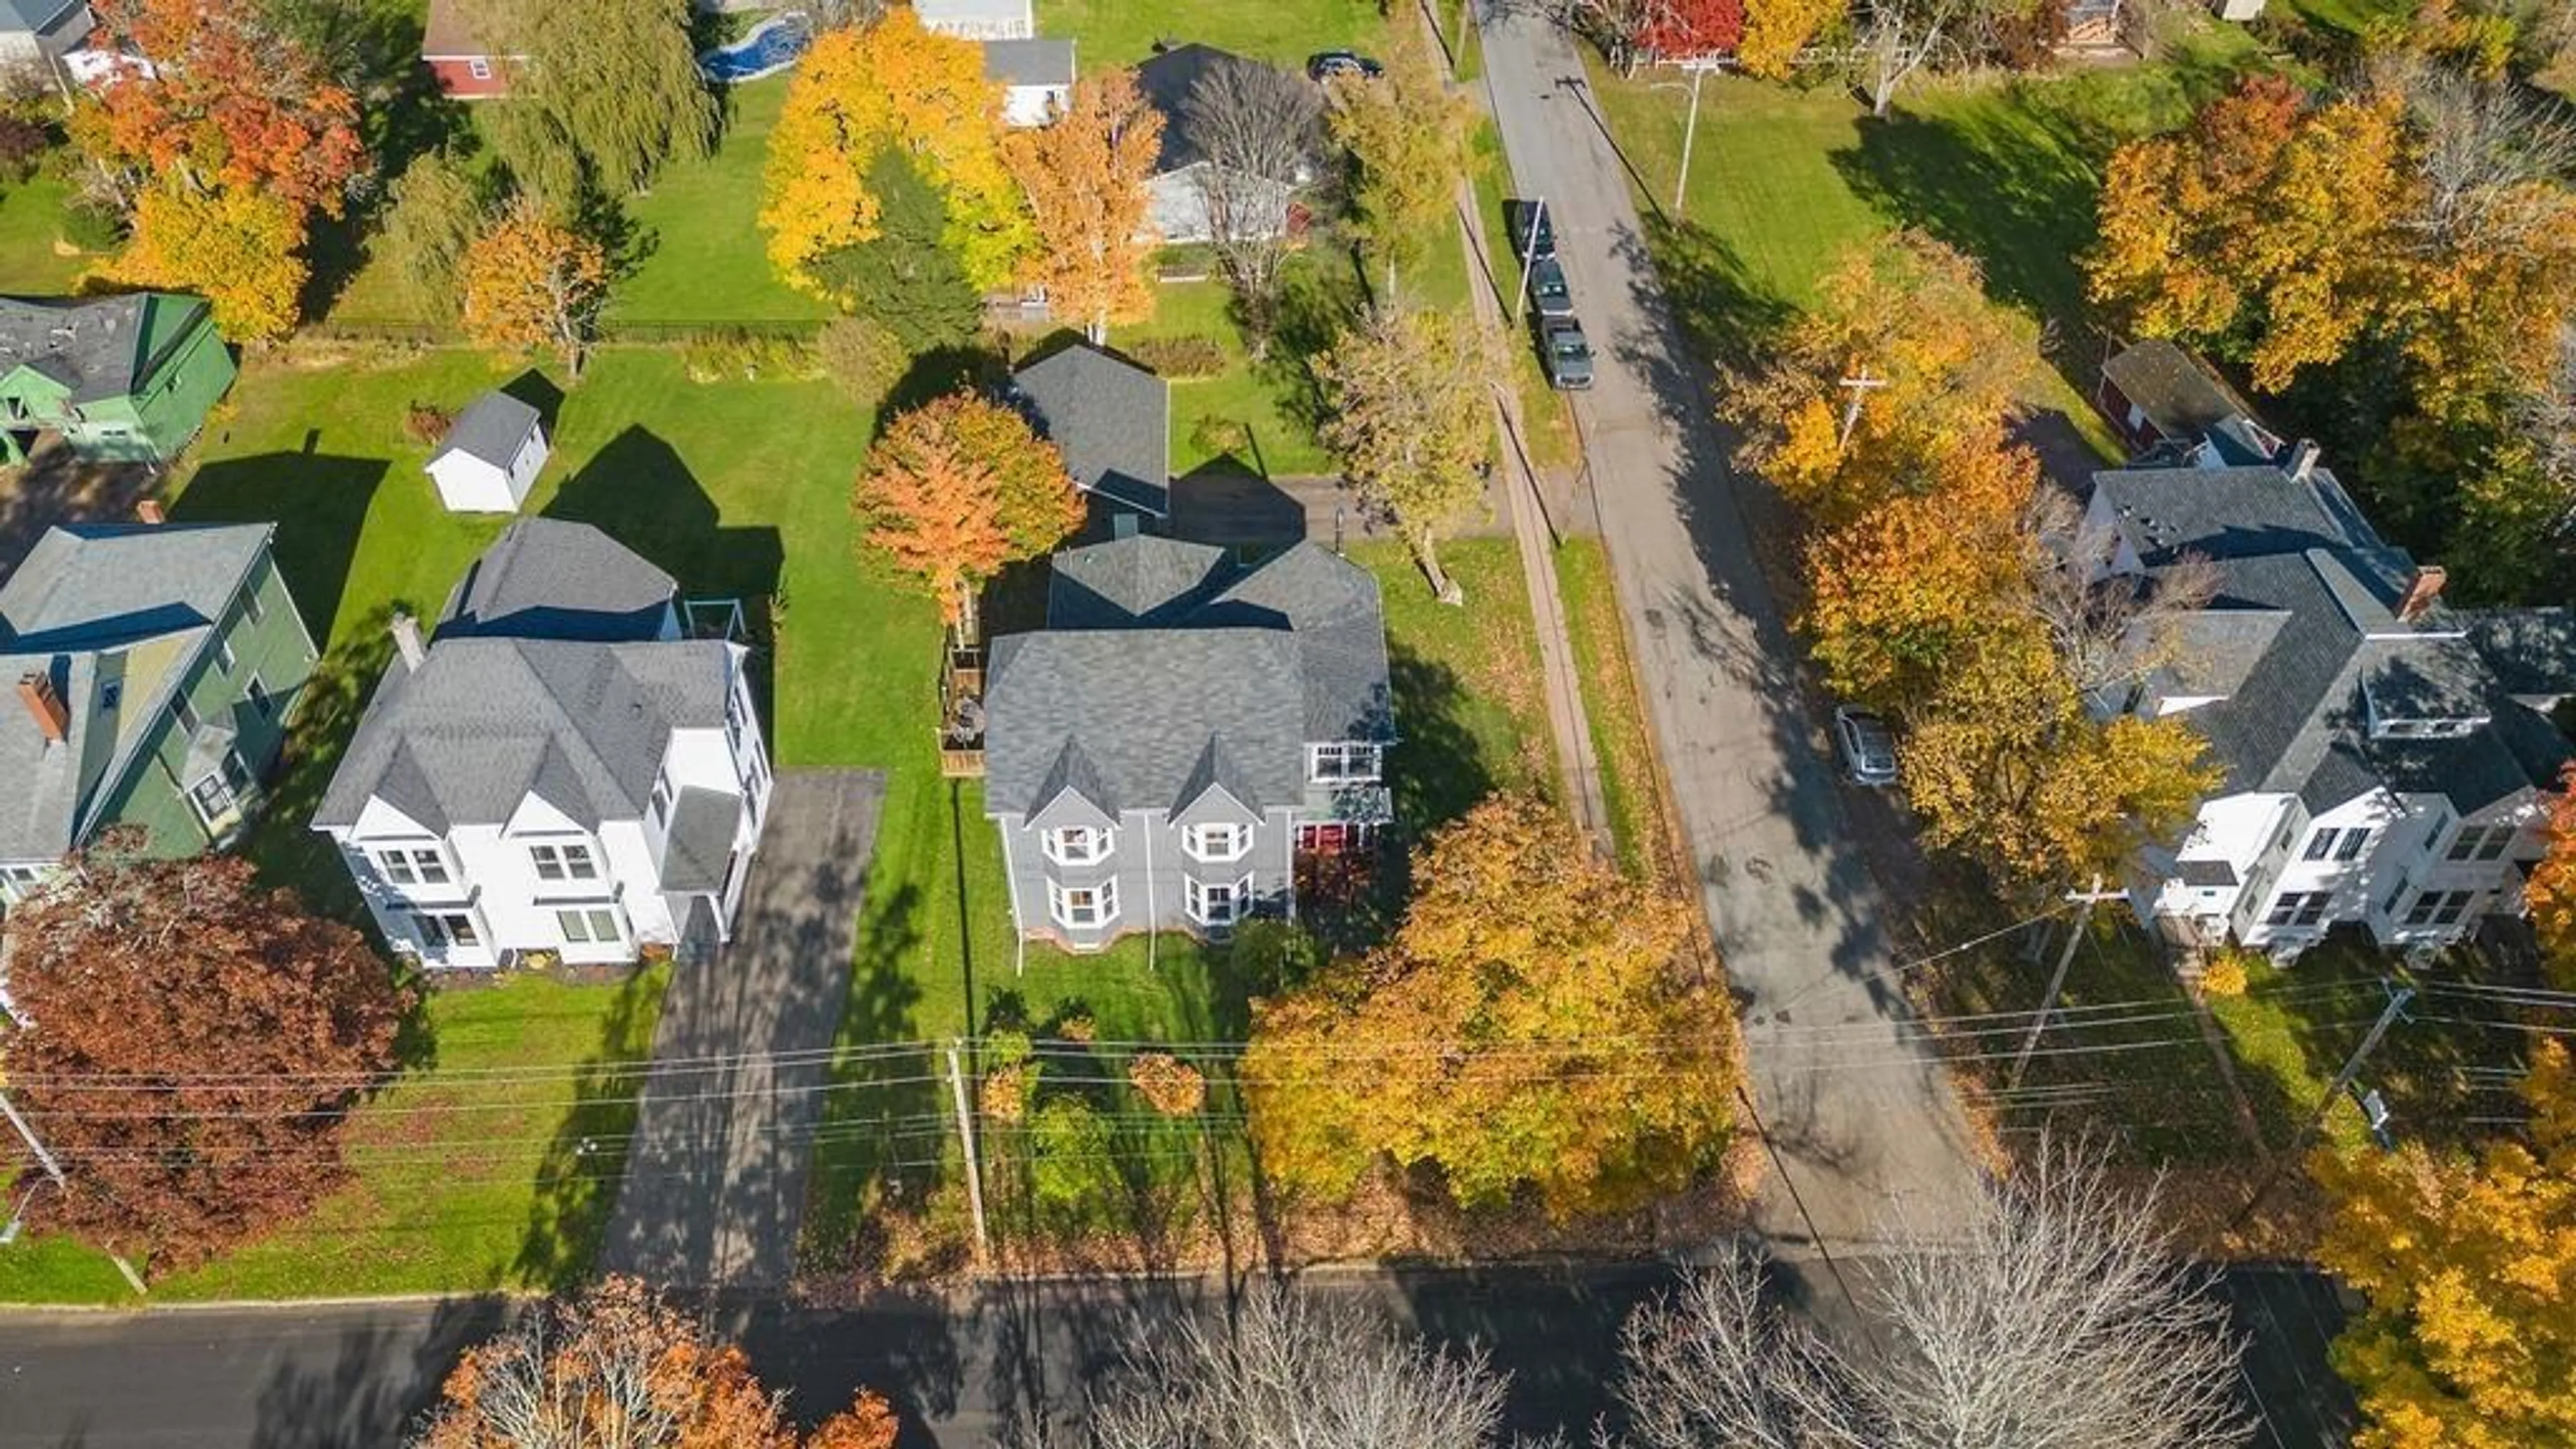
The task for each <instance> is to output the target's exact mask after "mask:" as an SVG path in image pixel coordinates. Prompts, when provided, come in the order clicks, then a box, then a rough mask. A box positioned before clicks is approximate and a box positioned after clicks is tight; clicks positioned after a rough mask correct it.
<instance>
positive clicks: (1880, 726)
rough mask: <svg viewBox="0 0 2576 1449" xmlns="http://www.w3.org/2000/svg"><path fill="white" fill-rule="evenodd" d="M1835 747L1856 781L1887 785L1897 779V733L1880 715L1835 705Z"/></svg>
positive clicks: (1844, 770)
mask: <svg viewBox="0 0 2576 1449" xmlns="http://www.w3.org/2000/svg"><path fill="white" fill-rule="evenodd" d="M1834 750H1835V753H1837V754H1839V755H1841V756H1842V761H1843V775H1844V776H1845V777H1846V778H1847V779H1849V780H1850V781H1851V782H1852V783H1853V784H1855V785H1868V786H1872V787H1875V788H1884V787H1886V786H1889V785H1893V784H1895V783H1896V736H1895V735H1893V734H1891V733H1889V732H1888V728H1887V721H1885V720H1883V719H1880V718H1879V717H1878V716H1877V715H1874V714H1871V713H1869V712H1868V711H1867V710H1859V709H1853V708H1852V707H1851V706H1849V705H1839V706H1836V707H1835V709H1834Z"/></svg>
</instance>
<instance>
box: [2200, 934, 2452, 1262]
mask: <svg viewBox="0 0 2576 1449" xmlns="http://www.w3.org/2000/svg"><path fill="white" fill-rule="evenodd" d="M2381 984H2382V985H2386V983H2385V982H2382V983H2381ZM2414 999H2415V988H2414V987H2412V986H2400V987H2397V988H2396V989H2395V990H2393V991H2391V992H2390V993H2389V995H2388V1006H2387V1009H2386V1010H2384V1011H2382V1012H2380V1013H2379V1020H2377V1021H2375V1022H2372V1023H2371V1024H2370V1034H2369V1035H2368V1036H2365V1037H2363V1038H2362V1039H2361V1045H2359V1046H2357V1047H2354V1048H2353V1049H2352V1056H2351V1057H2350V1058H2349V1059H2347V1060H2346V1061H2345V1062H2344V1064H2343V1070H2342V1071H2340V1072H2337V1073H2335V1079H2334V1082H2333V1084H2332V1085H2330V1086H2328V1087H2327V1088H2326V1092H2325V1095H2324V1096H2323V1097H2321V1098H2319V1099H2318V1100H2317V1110H2316V1111H2314V1112H2311V1113H2309V1114H2308V1120H2307V1122H2306V1123H2305V1124H2304V1125H2303V1126H2301V1127H2300V1128H2299V1135H2298V1136H2296V1137H2294V1138H2292V1139H2290V1150H2289V1151H2288V1152H2286V1153H2283V1154H2282V1155H2281V1158H2280V1160H2279V1161H2277V1162H2275V1163H2273V1165H2272V1170H2271V1171H2270V1172H2269V1173H2266V1174H2264V1177H2263V1181H2262V1182H2261V1184H2259V1185H2258V1186H2256V1187H2255V1189H2254V1195H2253V1196H2252V1197H2249V1198H2247V1199H2245V1206H2243V1207H2241V1208H2238V1209H2237V1210H2236V1216H2235V1217H2234V1218H2232V1219H2230V1220H2229V1221H2228V1224H2227V1230H2228V1231H2229V1232H2231V1233H2232V1232H2234V1231H2236V1230H2237V1229H2238V1228H2241V1227H2243V1226H2245V1224H2246V1223H2247V1222H2248V1221H2249V1220H2250V1219H2252V1218H2253V1216H2254V1209H2255V1208H2257V1207H2260V1206H2261V1205H2262V1202H2263V1199H2264V1198H2265V1197H2268V1196H2270V1194H2271V1191H2272V1188H2273V1185H2274V1184H2276V1183H2278V1182H2279V1181H2280V1180H2281V1174H2282V1173H2284V1172H2287V1171H2289V1170H2290V1165H2291V1164H2292V1163H2295V1162H2297V1161H2298V1160H2299V1154H2300V1153H2302V1152H2305V1151H2307V1150H2308V1140H2309V1139H2310V1138H2312V1137H2315V1136H2316V1135H2317V1129H2318V1128H2320V1127H2323V1126H2324V1125H2325V1122H2326V1114H2327V1113H2328V1112H2331V1111H2333V1110H2334V1104H2335V1099H2336V1098H2338V1097H2340V1096H2342V1095H2343V1094H2344V1089H2345V1088H2347V1087H2349V1086H2351V1085H2352V1080H2353V1078H2355V1077H2358V1076H2360V1075H2361V1064H2362V1062H2363V1061H2364V1060H2365V1059H2367V1058H2368V1057H2369V1055H2370V1053H2371V1049H2372V1048H2374V1047H2376V1046H2378V1045H2379V1039H2380V1038H2381V1037H2383V1036H2386V1035H2388V1029H2389V1028H2390V1027H2392V1026H2394V1025H2396V1024H2397V1018H2398V1017H2400V1016H2402V1015H2404V1014H2405V1012H2406V1004H2407V1003H2408V1002H2410V1001H2413V1000H2414Z"/></svg>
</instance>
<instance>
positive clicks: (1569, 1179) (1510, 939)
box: [1239, 795, 1736, 1218]
mask: <svg viewBox="0 0 2576 1449" xmlns="http://www.w3.org/2000/svg"><path fill="white" fill-rule="evenodd" d="M1413 882H1414V892H1413V899H1412V900H1411V902H1410V903H1409V904H1408V905H1407V906H1406V908H1405V915H1404V923H1403V925H1402V926H1401V927H1399V928H1398V930H1397V931H1396V933H1395V937H1394V939H1393V940H1392V941H1390V942H1389V943H1388V944H1387V945H1385V946H1383V947H1381V948H1380V949H1379V950H1378V951H1376V952H1375V953H1374V954H1372V955H1370V956H1368V957H1367V958H1366V959H1364V960H1355V961H1343V962H1340V963H1337V964H1334V965H1331V966H1328V967H1326V968H1325V969H1324V970H1323V971H1322V972H1321V973H1320V974H1319V976H1318V978H1317V979H1315V980H1314V981H1312V982H1310V983H1308V984H1307V985H1305V986H1303V987H1301V988H1300V989H1298V990H1296V991H1293V992H1290V993H1288V994H1287V995H1284V996H1281V997H1278V998H1276V999H1274V1000H1270V1001H1265V1002H1262V1003H1260V1005H1259V1007H1258V1008H1257V1010H1256V1012H1255V1015H1254V1022H1253V1032H1252V1044H1251V1046H1250V1047H1249V1048H1248V1049H1247V1051H1246V1053H1245V1056H1244V1058H1243V1063H1242V1066H1241V1069H1240V1073H1239V1079H1240V1080H1241V1082H1242V1083H1243V1085H1244V1088H1245V1090H1246V1092H1247V1093H1248V1094H1249V1097H1250V1103H1251V1109H1252V1130H1253V1135H1254V1138H1255V1140H1256V1141H1258V1142H1259V1144H1260V1146H1261V1157H1262V1163H1263V1166H1264V1167H1265V1168H1266V1169H1267V1170H1269V1171H1271V1172H1272V1173H1274V1174H1276V1175H1277V1176H1278V1177H1279V1178H1280V1180H1282V1181H1285V1182H1288V1183H1291V1184H1294V1185H1296V1186H1298V1187H1301V1188H1304V1189H1307V1190H1310V1191H1314V1192H1318V1193H1322V1194H1325V1195H1328V1196H1333V1195H1342V1194H1347V1193H1348V1192H1349V1191H1350V1189H1351V1188H1352V1186H1353V1185H1354V1184H1356V1183H1357V1182H1358V1181H1359V1179H1360V1178H1361V1177H1362V1176H1363V1175H1365V1174H1366V1173H1367V1172H1368V1171H1369V1170H1370V1169H1371V1168H1372V1167H1373V1166H1375V1165H1377V1164H1378V1163H1380V1162H1382V1161H1391V1162H1393V1163H1395V1164H1396V1165H1398V1166H1399V1167H1405V1168H1413V1167H1418V1166H1432V1167H1436V1168H1437V1169H1438V1171H1439V1173H1440V1175H1441V1178H1442V1179H1443V1181H1444V1182H1445V1183H1446V1185H1447V1188H1448V1191H1449V1193H1450V1194H1451V1195H1452V1196H1453V1197H1454V1198H1455V1199H1456V1200H1457V1201H1458V1202H1459V1203H1461V1204H1467V1205H1476V1204H1490V1203H1497V1202H1502V1201H1507V1200H1509V1199H1510V1198H1511V1197H1512V1196H1513V1195H1514V1194H1516V1193H1518V1192H1521V1191H1523V1190H1528V1191H1531V1192H1534V1193H1535V1194H1536V1195H1537V1197H1538V1199H1539V1201H1540V1202H1542V1203H1543V1204H1545V1206H1546V1207H1547V1209H1548V1211H1549V1212H1550V1213H1552V1214H1554V1215H1555V1216H1557V1217H1559V1218H1566V1217H1571V1216H1574V1215H1578V1214H1585V1213H1595V1212H1607V1211H1615V1210H1618V1209H1622V1208H1626V1207H1631V1206H1634V1205H1635V1204H1637V1203H1639V1202H1641V1201H1644V1200H1645V1199H1647V1198H1649V1197H1652V1196H1655V1195H1658V1194H1661V1193H1665V1192H1670V1191H1673V1190H1676V1189H1678V1188H1680V1187H1682V1186H1683V1185H1685V1184H1687V1183H1688V1182H1689V1181H1690V1180H1691V1179H1692V1177H1693V1176H1694V1175H1696V1174H1697V1173H1698V1172H1700V1171H1701V1170H1702V1169H1704V1168H1706V1167H1707V1166H1708V1165H1709V1164H1711V1163H1712V1162H1714V1161H1715V1159H1716V1156H1717V1154H1718V1152H1719V1151H1720V1150H1721V1149H1722V1148H1723V1146H1724V1145H1725V1142H1726V1138H1727V1131H1728V1126H1729V1122H1730V1120H1731V1114H1730V1109H1729V1101H1730V1094H1731V1093H1732V1091H1733V1089H1734V1085H1735V1080H1736V1076H1735V1069H1734V1064H1733V1061H1732V1058H1731V1057H1730V1055H1729V1053H1728V1049H1727V1046H1726V1045H1725V1044H1726V1043H1727V1042H1729V1041H1730V1040H1731V1036H1730V1031H1729V1026H1728V1021H1729V1017H1728V1006H1727V1003H1726V1002H1725V1000H1724V999H1723V998H1722V997H1714V996H1712V995H1711V994H1710V993H1709V992H1708V991H1707V990H1706V989H1705V988H1702V987H1699V986H1696V985H1694V984H1693V983H1691V982H1690V981H1689V980H1688V979H1687V978H1686V977H1684V976H1683V975H1682V974H1681V973H1680V971H1679V970H1678V969H1677V962H1676V959H1675V958H1676V956H1677V954H1678V953H1679V952H1680V950H1681V948H1682V944H1683V941H1684V939H1685V937H1686V935H1687V933H1688V931H1689V912H1690V909H1691V907H1690V904H1689V903H1688V902H1687V901H1685V900H1683V899H1681V898H1680V897H1679V896H1677V895H1674V894H1671V893H1669V892H1666V891H1664V890H1662V889H1660V888H1657V887H1654V886H1650V885H1647V884H1644V883H1641V882H1639V881H1636V880H1632V879H1630V878H1628V877H1626V876H1623V875H1622V874H1620V872H1619V871H1618V870H1617V869H1616V868H1615V867H1614V866H1612V865H1609V864H1607V863H1605V862H1603V861H1602V860H1601V859H1600V857H1599V856H1598V855H1597V854H1596V853H1595V851H1594V849H1593V846H1592V842H1591V841H1590V840H1588V839H1587V838H1586V837H1585V836H1584V834H1583V832H1582V830H1581V829H1579V828H1578V827H1576V826H1575V824H1574V823H1573V822H1572V821H1571V820H1569V819H1567V818H1566V817H1565V815H1564V814H1563V813H1562V812H1560V811H1558V810H1556V809H1555V808H1554V807H1552V806H1550V805H1548V804H1546V803H1545V802H1544V801H1541V800H1537V799H1534V798H1531V797H1527V796H1517V795H1511V796H1497V797H1495V798H1492V799H1489V800H1487V801H1486V802H1485V803H1483V804H1482V805H1479V806H1477V807H1476V808H1475V809H1474V810H1472V811H1470V812H1469V813H1468V814H1467V816H1466V817H1465V818H1464V819H1462V820H1459V821H1457V822H1456V823H1454V824H1451V825H1449V826H1447V827H1444V828H1443V829H1441V830H1440V831H1438V832H1437V833H1435V834H1434V835H1433V836H1432V837H1431V839H1430V841H1429V843H1428V844H1426V845H1425V846H1424V847H1423V848H1422V850H1421V852H1420V853H1419V855H1418V856H1417V857H1416V859H1415V862H1414V868H1413Z"/></svg>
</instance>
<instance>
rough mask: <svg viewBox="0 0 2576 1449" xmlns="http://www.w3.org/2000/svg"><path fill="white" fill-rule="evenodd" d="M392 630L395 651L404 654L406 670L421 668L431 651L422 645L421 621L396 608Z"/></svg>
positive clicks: (403, 659) (403, 660)
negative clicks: (421, 663) (422, 662)
mask: <svg viewBox="0 0 2576 1449" xmlns="http://www.w3.org/2000/svg"><path fill="white" fill-rule="evenodd" d="M392 631H393V636H394V651H395V652H396V653H398V654H400V655H402V662H403V668H404V669H406V670H414V669H418V668H420V662H421V661H422V660H423V659H426V658H428V657H429V651H428V650H427V649H424V648H422V647H421V642H420V621H419V620H418V619H415V618H413V617H412V616H411V615H409V614H406V613H403V612H402V611H400V610H396V611H395V612H394V619H393V626H392Z"/></svg>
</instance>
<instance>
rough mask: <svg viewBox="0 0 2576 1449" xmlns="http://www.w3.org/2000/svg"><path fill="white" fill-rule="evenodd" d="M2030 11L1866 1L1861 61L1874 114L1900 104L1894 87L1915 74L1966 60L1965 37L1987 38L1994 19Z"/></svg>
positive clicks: (1982, 1) (2004, 1)
mask: <svg viewBox="0 0 2576 1449" xmlns="http://www.w3.org/2000/svg"><path fill="white" fill-rule="evenodd" d="M2026 8H2027V7H2025V6H2022V5H2019V4H2016V3H2015V0H1867V3H1866V4H1865V5H1864V6H1863V7H1862V13H1861V24H1860V45H1859V59H1860V63H1861V66H1862V69H1863V72H1864V75H1865V77H1866V79H1867V82H1868V86H1869V110H1870V114H1871V115H1874V116H1877V117H1879V118H1881V119H1885V117H1886V115H1887V113H1888V110H1889V109H1890V108H1891V107H1893V106H1894V105H1895V104H1896V88H1897V87H1898V86H1900V85H1902V84H1904V83H1905V81H1906V80H1907V78H1909V77H1911V76H1912V75H1913V74H1914V73H1915V72H1916V71H1919V70H1922V69H1924V68H1925V67H1926V66H1934V65H1937V64H1942V63H1947V64H1956V63H1958V62H1961V61H1964V60H1966V59H1967V58H1968V57H1969V55H1970V51H1971V47H1970V46H1968V45H1967V44H1965V43H1963V42H1962V41H1961V39H1960V37H1961V36H1962V35H1968V36H1982V35H1986V34H1989V33H1991V29H1992V26H1993V25H1994V22H1995V21H1996V20H1998V19H2000V18H2002V17H2003V16H2005V15H2008V14H2016V13H2019V12H2020V11H2022V10H2024V9H2026Z"/></svg>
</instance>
